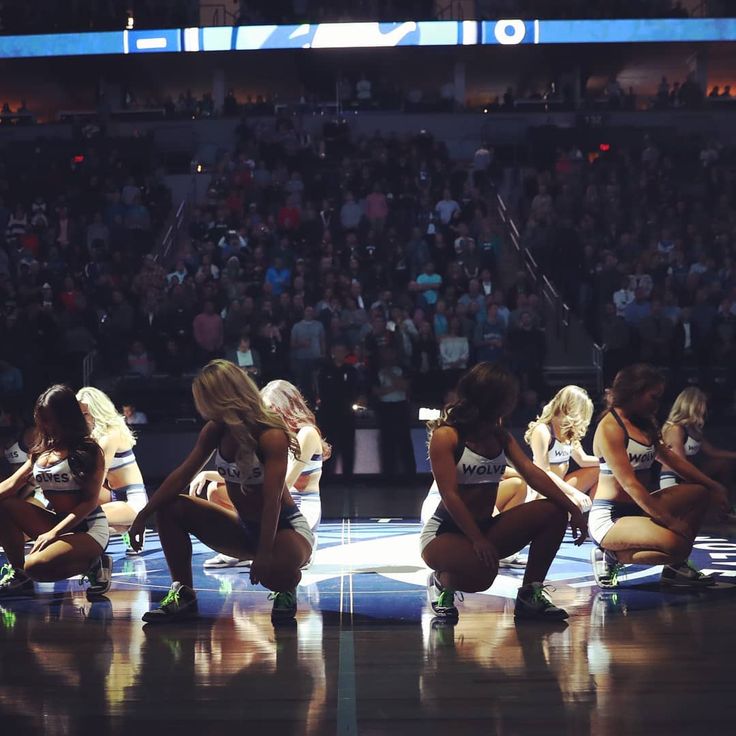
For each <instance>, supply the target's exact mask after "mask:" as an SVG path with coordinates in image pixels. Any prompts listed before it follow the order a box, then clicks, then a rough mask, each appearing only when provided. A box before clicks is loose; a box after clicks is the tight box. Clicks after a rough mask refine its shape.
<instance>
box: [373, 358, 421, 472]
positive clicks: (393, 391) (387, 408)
mask: <svg viewBox="0 0 736 736" xmlns="http://www.w3.org/2000/svg"><path fill="white" fill-rule="evenodd" d="M408 390H409V382H408V381H407V379H406V376H405V375H404V370H403V369H402V368H401V366H400V365H399V363H398V360H397V356H396V351H395V350H393V349H392V348H383V349H382V350H381V351H380V353H379V367H378V371H377V373H376V379H375V383H374V386H373V395H374V396H375V397H376V399H377V405H376V412H377V414H378V429H379V446H380V454H381V472H382V473H383V474H384V476H386V477H388V478H395V477H396V476H397V474H398V472H399V469H401V471H402V472H403V474H404V475H405V476H406V477H410V476H413V475H414V474H415V473H416V463H415V460H414V447H413V445H412V441H411V417H410V414H409V409H410V405H409V395H408Z"/></svg>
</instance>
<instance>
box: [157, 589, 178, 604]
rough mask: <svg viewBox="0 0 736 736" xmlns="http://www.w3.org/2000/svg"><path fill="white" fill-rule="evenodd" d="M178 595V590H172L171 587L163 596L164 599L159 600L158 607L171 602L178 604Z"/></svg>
mask: <svg viewBox="0 0 736 736" xmlns="http://www.w3.org/2000/svg"><path fill="white" fill-rule="evenodd" d="M180 595H181V593H180V590H174V589H173V588H171V589H170V590H169V592H168V593H167V594H166V595H165V596H164V599H163V600H162V601H161V603H160V605H159V608H166V606H170V605H171V604H172V603H175V604H176V605H177V606H178V605H179V598H180Z"/></svg>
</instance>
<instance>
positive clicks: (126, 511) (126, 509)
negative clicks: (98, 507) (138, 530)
mask: <svg viewBox="0 0 736 736" xmlns="http://www.w3.org/2000/svg"><path fill="white" fill-rule="evenodd" d="M102 510H103V511H104V512H105V516H107V523H108V524H109V525H110V526H111V527H112V528H113V529H114V530H115V531H116V532H125V531H128V529H130V525H131V524H132V523H133V521H134V519H135V517H136V516H137V513H136V510H135V509H134V508H133V507H132V506H131V505H130V504H129V503H127V502H126V501H112V502H110V503H106V504H103V505H102Z"/></svg>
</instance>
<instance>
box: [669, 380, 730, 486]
mask: <svg viewBox="0 0 736 736" xmlns="http://www.w3.org/2000/svg"><path fill="white" fill-rule="evenodd" d="M707 410H708V400H707V398H706V396H705V394H704V393H703V392H702V391H701V390H700V389H699V388H695V387H694V386H691V387H689V388H686V389H685V390H684V391H682V392H681V393H680V394H679V396H678V397H677V398H676V399H675V403H674V404H673V405H672V409H670V415H669V417H668V418H667V421H666V422H665V425H664V427H663V429H662V438H663V440H664V442H665V444H666V445H667V446H668V447H669V448H670V449H671V450H672V452H674V453H675V454H676V455H678V456H679V457H682V458H685V459H686V460H688V461H689V462H691V463H695V462H696V461H699V460H701V457H702V459H703V462H702V463H700V462H698V465H699V466H700V467H701V468H703V470H704V472H706V473H707V474H708V475H711V476H714V477H716V478H718V479H719V480H723V481H724V482H727V480H726V479H728V480H731V473H730V472H729V471H730V470H731V467H732V464H733V461H734V460H736V452H729V451H728V450H721V449H720V448H718V447H714V446H713V445H711V443H710V442H708V441H707V440H705V439H703V427H704V425H705V415H706V413H707ZM701 453H702V456H701ZM699 456H701V457H699ZM703 456H704V457H703ZM724 476H726V478H724ZM681 480H682V479H681V478H680V477H679V476H678V475H677V473H676V472H675V471H674V470H673V469H672V468H670V467H668V466H667V465H663V466H662V473H661V475H660V480H659V484H660V486H661V487H662V488H669V487H670V486H674V485H675V484H677V483H679V482H680V481H681Z"/></svg>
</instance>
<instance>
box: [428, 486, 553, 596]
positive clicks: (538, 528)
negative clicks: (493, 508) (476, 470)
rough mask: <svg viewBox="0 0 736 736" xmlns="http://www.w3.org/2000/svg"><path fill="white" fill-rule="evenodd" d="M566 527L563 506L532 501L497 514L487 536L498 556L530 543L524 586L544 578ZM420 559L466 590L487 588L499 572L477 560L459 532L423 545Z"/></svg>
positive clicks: (453, 585) (455, 586)
mask: <svg viewBox="0 0 736 736" xmlns="http://www.w3.org/2000/svg"><path fill="white" fill-rule="evenodd" d="M566 526H567V513H566V512H565V511H564V510H563V509H561V508H559V507H557V506H555V505H554V504H553V503H552V502H551V501H532V502H530V503H525V504H522V505H521V506H517V507H516V508H513V509H511V510H510V511H505V512H504V513H503V514H500V515H499V516H498V517H496V522H495V524H494V525H493V526H492V527H491V529H490V530H489V531H488V539H489V540H490V541H491V542H492V543H493V545H494V546H495V547H496V549H497V550H498V555H499V557H508V556H509V555H512V554H514V553H515V552H518V551H519V550H520V549H523V548H524V547H525V546H526V545H527V544H529V542H531V548H530V550H529V560H528V562H527V567H526V571H525V573H524V584H525V585H526V584H528V583H532V582H542V581H543V580H544V579H545V577H546V576H547V572H548V571H549V567H550V565H551V564H552V561H553V560H554V557H555V555H556V554H557V550H558V549H559V547H560V543H561V542H562V538H563V537H564V535H565V528H566ZM422 558H423V559H424V561H425V562H426V563H427V565H428V566H429V567H431V568H432V569H433V570H435V571H437V577H438V578H439V581H440V583H441V584H442V585H444V586H447V587H449V588H452V589H453V590H462V591H465V592H467V593H473V592H477V591H481V590H487V589H488V588H489V587H490V585H491V584H492V583H493V580H494V579H495V577H496V574H497V572H498V565H497V564H496V565H494V566H492V567H489V566H487V565H485V564H483V563H482V562H481V561H480V559H479V558H478V556H477V555H476V554H475V551H474V550H473V545H472V544H471V542H470V540H469V539H468V538H467V537H465V536H464V535H462V534H454V533H447V534H442V535H441V536H439V537H437V538H436V539H434V540H432V541H431V542H430V543H429V544H428V545H427V546H426V547H425V549H424V552H423V554H422Z"/></svg>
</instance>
